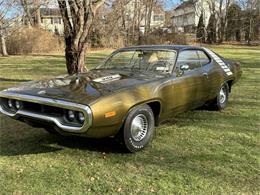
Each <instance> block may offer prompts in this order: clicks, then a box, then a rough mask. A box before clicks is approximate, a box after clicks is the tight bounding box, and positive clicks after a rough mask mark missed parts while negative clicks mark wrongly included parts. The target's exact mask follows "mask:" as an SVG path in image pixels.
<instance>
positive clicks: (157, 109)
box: [123, 99, 162, 126]
mask: <svg viewBox="0 0 260 195" xmlns="http://www.w3.org/2000/svg"><path fill="white" fill-rule="evenodd" d="M145 104H146V105H148V106H149V107H150V108H151V109H152V111H153V114H154V119H155V126H158V125H159V121H160V120H159V119H160V115H161V112H162V103H161V101H160V100H159V99H152V100H148V101H144V102H139V103H136V104H134V105H133V106H131V107H130V108H129V109H128V111H127V113H126V115H125V116H124V120H123V121H125V119H126V117H127V116H128V114H129V113H130V112H131V110H132V109H133V108H135V107H136V106H140V105H145Z"/></svg>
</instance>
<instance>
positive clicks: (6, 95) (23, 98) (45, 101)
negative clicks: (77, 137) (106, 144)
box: [0, 91, 92, 133]
mask: <svg viewBox="0 0 260 195" xmlns="http://www.w3.org/2000/svg"><path fill="white" fill-rule="evenodd" d="M0 97H3V98H9V99H15V100H21V101H26V102H32V103H38V104H44V105H49V106H54V107H60V108H65V109H71V110H73V111H80V112H83V113H84V116H85V119H86V120H85V122H84V124H83V125H82V127H73V126H69V125H64V124H62V123H61V122H60V121H59V120H58V119H57V118H55V117H51V116H46V115H42V114H38V113H32V112H28V111H25V110H18V111H17V112H16V113H10V112H7V111H6V110H4V108H3V107H2V106H1V105H0V112H1V113H3V114H5V115H7V116H10V117H16V116H19V115H20V116H28V117H32V118H36V119H43V120H45V121H51V122H54V123H55V124H56V125H57V126H58V127H59V128H61V129H62V130H64V131H67V132H73V133H84V132H86V131H87V130H88V129H89V127H90V126H91V125H92V111H91V109H90V107H89V106H86V105H82V104H77V103H72V102H67V101H63V100H56V99H51V98H43V97H37V96H31V95H23V94H17V93H13V92H8V91H2V92H0Z"/></svg>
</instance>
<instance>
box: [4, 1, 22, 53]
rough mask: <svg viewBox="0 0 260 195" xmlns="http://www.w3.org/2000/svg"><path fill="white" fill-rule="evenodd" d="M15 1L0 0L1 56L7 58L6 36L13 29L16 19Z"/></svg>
mask: <svg viewBox="0 0 260 195" xmlns="http://www.w3.org/2000/svg"><path fill="white" fill-rule="evenodd" d="M15 8H16V1H15V0H0V38H1V50H2V55H3V56H8V51H7V48H6V36H7V35H8V34H9V33H10V32H11V29H14V26H16V25H15V23H16V22H17V19H18V13H17V9H15Z"/></svg>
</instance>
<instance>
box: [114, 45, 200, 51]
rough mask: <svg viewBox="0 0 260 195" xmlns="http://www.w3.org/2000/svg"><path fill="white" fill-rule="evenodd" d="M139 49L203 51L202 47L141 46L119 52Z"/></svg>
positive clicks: (122, 49)
mask: <svg viewBox="0 0 260 195" xmlns="http://www.w3.org/2000/svg"><path fill="white" fill-rule="evenodd" d="M138 49H168V50H184V49H201V47H197V46H190V45H140V46H131V47H125V48H121V49H119V50H118V51H128V50H138Z"/></svg>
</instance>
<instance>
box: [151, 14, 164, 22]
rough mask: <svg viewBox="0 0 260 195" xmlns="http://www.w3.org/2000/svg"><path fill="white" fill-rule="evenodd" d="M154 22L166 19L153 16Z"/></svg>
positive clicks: (160, 16) (161, 16)
mask: <svg viewBox="0 0 260 195" xmlns="http://www.w3.org/2000/svg"><path fill="white" fill-rule="evenodd" d="M153 20H154V21H155V22H160V21H164V17H163V15H154V16H153Z"/></svg>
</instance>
